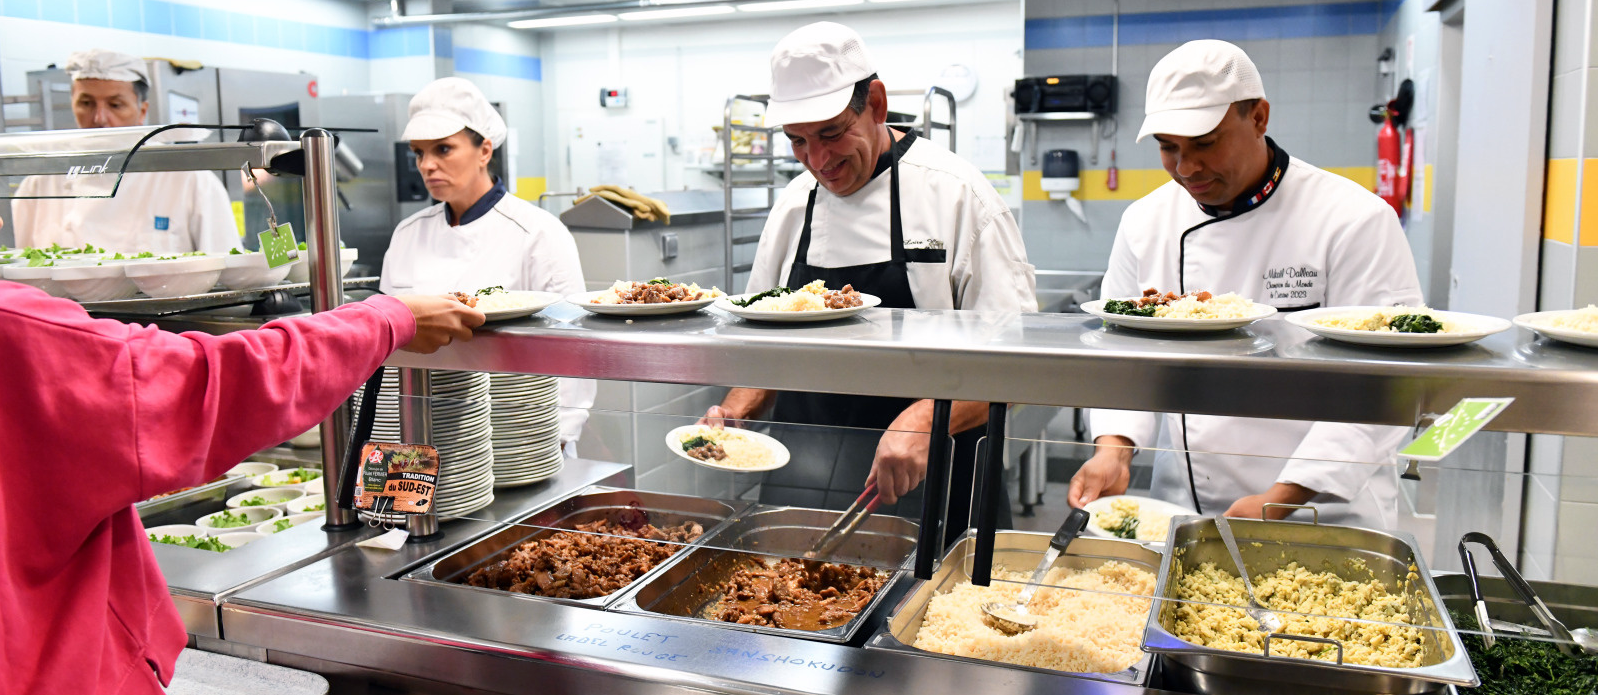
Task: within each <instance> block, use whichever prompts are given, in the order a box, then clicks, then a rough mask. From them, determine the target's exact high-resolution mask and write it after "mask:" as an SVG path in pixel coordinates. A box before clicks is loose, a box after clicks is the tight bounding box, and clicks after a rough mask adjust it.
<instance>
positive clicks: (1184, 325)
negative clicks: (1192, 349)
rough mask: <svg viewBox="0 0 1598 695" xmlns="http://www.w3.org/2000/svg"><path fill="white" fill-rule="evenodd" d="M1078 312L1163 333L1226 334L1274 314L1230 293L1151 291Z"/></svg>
mask: <svg viewBox="0 0 1598 695" xmlns="http://www.w3.org/2000/svg"><path fill="white" fill-rule="evenodd" d="M1082 310H1083V311H1085V312H1087V313H1089V314H1092V315H1094V316H1097V317H1099V318H1100V319H1103V320H1104V322H1105V323H1107V324H1113V325H1116V326H1123V327H1126V328H1135V329H1138V330H1143V331H1164V332H1204V331H1228V330H1231V329H1233V328H1242V327H1243V326H1247V325H1248V324H1251V323H1254V322H1255V321H1258V320H1260V319H1263V318H1267V317H1269V316H1271V315H1273V314H1275V313H1276V307H1273V306H1268V305H1265V304H1257V303H1255V302H1254V301H1253V300H1250V299H1248V298H1245V297H1241V296H1239V295H1237V294H1235V293H1232V292H1227V293H1226V294H1213V293H1211V292H1189V293H1187V294H1181V295H1179V294H1176V293H1175V292H1163V293H1162V292H1160V291H1159V290H1157V289H1153V288H1150V289H1147V290H1144V291H1143V296H1141V297H1134V298H1131V299H1095V300H1093V301H1091V302H1088V303H1086V304H1083V305H1082Z"/></svg>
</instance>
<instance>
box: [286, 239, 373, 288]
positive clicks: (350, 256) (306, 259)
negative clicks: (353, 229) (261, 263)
mask: <svg viewBox="0 0 1598 695" xmlns="http://www.w3.org/2000/svg"><path fill="white" fill-rule="evenodd" d="M360 257H361V251H360V249H353V248H349V247H345V248H342V249H339V254H338V267H339V277H344V276H346V275H349V274H350V267H351V266H353V265H355V261H356V260H358V259H360ZM288 279H289V282H310V281H311V256H310V254H309V253H302V254H300V262H299V263H295V264H294V265H291V266H289V274H288Z"/></svg>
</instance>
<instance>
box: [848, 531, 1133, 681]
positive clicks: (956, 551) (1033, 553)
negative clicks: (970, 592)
mask: <svg viewBox="0 0 1598 695" xmlns="http://www.w3.org/2000/svg"><path fill="white" fill-rule="evenodd" d="M1051 538H1053V534H1049V533H1036V532H1030V531H999V532H997V533H996V534H994V539H993V565H994V566H995V567H1000V566H1002V567H1004V568H1007V569H1009V570H1012V571H1016V570H1019V571H1029V570H1031V569H1032V568H1035V567H1037V566H1038V561H1039V560H1041V559H1043V553H1044V552H1046V551H1047V550H1048V549H1049V540H1050V539H1051ZM975 550H976V536H975V531H968V532H967V533H966V536H965V537H964V538H962V539H960V540H959V541H958V542H956V543H955V544H954V546H953V547H952V548H950V549H949V554H948V555H947V556H945V557H944V558H943V565H942V566H941V567H939V568H938V572H937V574H934V575H932V580H931V581H920V582H916V584H915V586H914V587H912V588H911V589H910V592H909V593H907V594H905V596H904V598H903V599H902V600H901V601H900V602H899V605H898V606H895V607H894V609H893V612H892V613H890V614H889V615H888V619H887V621H886V622H884V623H883V626H882V629H881V630H879V631H877V634H876V636H874V637H872V638H871V641H869V642H867V643H866V648H867V649H882V650H886V651H897V652H905V653H910V654H915V655H917V656H930V657H934V658H938V659H948V660H950V661H963V662H966V663H972V664H984V665H988V666H1004V667H1006V668H1016V669H1021V670H1023V671H1032V672H1035V673H1048V674H1056V675H1057V674H1060V673H1065V672H1062V671H1054V670H1051V669H1045V668H1035V667H1031V666H1018V665H1014V664H1006V663H1004V662H999V661H988V660H986V659H976V658H971V657H965V656H954V655H951V654H942V653H939V652H934V651H928V650H925V649H918V648H916V647H914V646H912V645H914V644H915V641H916V635H917V634H918V633H920V631H921V621H922V619H923V618H925V617H926V614H927V606H928V605H929V603H930V602H931V601H932V597H934V596H937V595H939V594H945V593H948V592H949V591H950V590H951V589H953V588H954V586H955V585H956V584H959V583H960V582H967V581H970V580H971V569H972V563H973V559H974V558H975V553H974V551H975ZM1160 559H1161V557H1160V553H1159V551H1158V550H1156V549H1154V548H1151V547H1149V546H1147V545H1144V544H1141V543H1138V542H1137V541H1130V540H1121V539H1112V538H1092V537H1081V538H1077V539H1076V540H1074V541H1071V546H1070V547H1069V548H1067V552H1065V553H1062V554H1061V555H1060V559H1059V560H1056V561H1055V563H1054V566H1055V567H1069V568H1071V569H1076V570H1085V569H1093V568H1095V567H1098V566H1100V565H1103V564H1104V563H1106V562H1109V561H1111V560H1119V561H1121V562H1125V563H1127V564H1129V565H1132V566H1134V567H1138V568H1140V569H1143V570H1147V571H1148V572H1149V573H1150V574H1155V573H1157V572H1159V571H1160ZM1153 661H1154V655H1153V654H1149V653H1147V652H1145V653H1144V654H1143V658H1141V659H1139V660H1138V661H1137V663H1135V664H1133V665H1132V666H1131V667H1130V668H1128V669H1126V670H1124V671H1117V672H1115V673H1069V675H1072V676H1076V677H1078V678H1091V679H1096V680H1104V681H1112V682H1116V683H1127V684H1130V685H1148V681H1149V673H1150V671H1151V669H1152V666H1153Z"/></svg>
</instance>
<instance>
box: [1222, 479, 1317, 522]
mask: <svg viewBox="0 0 1598 695" xmlns="http://www.w3.org/2000/svg"><path fill="white" fill-rule="evenodd" d="M1315 494H1316V493H1315V491H1314V490H1311V489H1309V488H1307V487H1304V486H1303V485H1296V484H1294V483H1276V484H1275V485H1272V486H1271V489H1269V490H1266V491H1265V492H1262V493H1260V494H1258V495H1249V496H1247V497H1243V498H1241V499H1239V500H1238V501H1236V502H1233V503H1232V506H1231V507H1228V508H1227V509H1226V515H1227V516H1235V517H1237V518H1239V519H1258V518H1260V512H1261V511H1264V510H1265V505H1266V503H1269V502H1276V503H1280V504H1304V503H1305V502H1308V501H1310V500H1311V499H1312V498H1314V497H1315ZM1294 511H1296V510H1293V509H1283V508H1281V507H1272V508H1271V509H1270V516H1269V518H1271V519H1277V520H1281V519H1286V518H1287V515H1289V514H1292V513H1293V512H1294Z"/></svg>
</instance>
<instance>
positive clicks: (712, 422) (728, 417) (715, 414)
mask: <svg viewBox="0 0 1598 695" xmlns="http://www.w3.org/2000/svg"><path fill="white" fill-rule="evenodd" d="M737 419H738V418H735V417H733V415H732V411H731V410H729V409H727V408H724V407H722V406H719V405H713V406H710V410H706V411H705V416H704V417H702V418H699V421H698V422H696V423H694V424H695V425H700V426H703V427H714V428H716V429H718V430H719V429H721V428H723V427H726V426H727V425H728V424H730V423H731V422H732V421H734V420H737Z"/></svg>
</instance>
